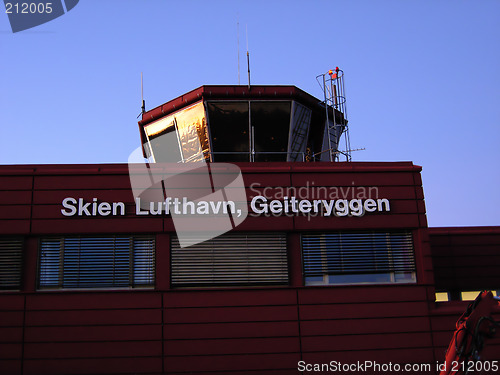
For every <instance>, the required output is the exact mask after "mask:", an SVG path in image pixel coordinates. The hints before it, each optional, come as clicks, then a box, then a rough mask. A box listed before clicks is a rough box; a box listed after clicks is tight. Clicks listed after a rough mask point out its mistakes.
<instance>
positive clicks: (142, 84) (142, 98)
mask: <svg viewBox="0 0 500 375" xmlns="http://www.w3.org/2000/svg"><path fill="white" fill-rule="evenodd" d="M141 100H142V107H141V113H142V114H144V112H146V101H145V100H144V81H143V77H142V72H141Z"/></svg>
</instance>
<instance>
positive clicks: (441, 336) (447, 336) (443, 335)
mask: <svg viewBox="0 0 500 375" xmlns="http://www.w3.org/2000/svg"><path fill="white" fill-rule="evenodd" d="M433 338H434V345H436V346H448V344H449V343H450V341H451V339H452V338H453V331H452V332H433ZM484 345H485V347H488V346H490V345H494V346H500V336H499V335H496V336H495V337H493V338H485V340H484ZM499 358H500V356H499Z"/></svg>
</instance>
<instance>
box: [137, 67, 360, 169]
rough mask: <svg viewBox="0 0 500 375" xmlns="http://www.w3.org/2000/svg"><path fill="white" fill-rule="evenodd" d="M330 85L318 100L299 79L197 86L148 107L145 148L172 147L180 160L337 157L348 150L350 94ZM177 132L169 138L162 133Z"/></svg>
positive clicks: (153, 152)
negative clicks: (295, 82)
mask: <svg viewBox="0 0 500 375" xmlns="http://www.w3.org/2000/svg"><path fill="white" fill-rule="evenodd" d="M331 80H332V75H329V76H327V79H325V78H324V81H325V82H326V81H331ZM330 86H331V85H330ZM325 87H326V86H325ZM331 87H333V86H331ZM335 90H336V91H335V95H337V89H335ZM327 91H328V90H326V91H325V100H320V99H318V98H315V97H314V96H312V95H310V94H308V93H306V92H304V91H303V90H301V89H299V88H297V87H295V86H251V87H248V86H201V87H198V88H197V89H194V90H192V91H190V92H188V93H186V94H184V95H181V96H179V97H177V98H175V99H173V100H170V101H168V102H166V103H164V104H162V105H160V106H158V107H156V108H154V109H151V110H149V111H145V112H143V114H142V119H141V121H139V128H140V134H141V141H142V144H143V152H144V156H145V157H146V158H148V159H149V160H150V161H151V162H166V161H172V159H171V155H172V150H173V149H174V150H175V153H176V154H177V155H178V158H177V159H178V160H177V161H179V162H190V161H200V160H206V161H210V162H270V161H280V162H284V161H287V162H314V161H318V162H319V161H339V160H340V156H342V155H346V156H348V154H346V153H344V152H342V151H339V140H340V138H341V136H342V135H343V134H344V133H346V131H347V118H346V114H345V111H343V109H344V108H345V107H344V106H341V105H340V104H341V103H345V99H342V98H336V97H335V98H333V97H331V96H330V97H327V95H326V93H327ZM174 132H175V133H176V134H177V136H176V137H169V139H170V141H169V142H167V143H168V144H166V143H165V141H164V140H165V139H166V138H165V137H161V136H162V135H166V134H169V133H174ZM167 149H168V151H167ZM167 153H168V157H167ZM346 160H347V161H349V160H350V158H349V157H346Z"/></svg>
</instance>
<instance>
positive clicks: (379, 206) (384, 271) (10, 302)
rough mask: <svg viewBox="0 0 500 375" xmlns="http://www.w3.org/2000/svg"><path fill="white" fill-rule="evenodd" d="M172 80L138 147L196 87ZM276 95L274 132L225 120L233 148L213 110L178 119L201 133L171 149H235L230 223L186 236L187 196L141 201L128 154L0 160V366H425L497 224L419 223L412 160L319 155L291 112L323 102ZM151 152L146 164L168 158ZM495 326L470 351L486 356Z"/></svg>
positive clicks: (274, 369) (487, 280)
mask: <svg viewBox="0 0 500 375" xmlns="http://www.w3.org/2000/svg"><path fill="white" fill-rule="evenodd" d="M203 90H205V91H206V93H210V95H212V96H213V95H215V94H214V92H213V91H212V92H210V90H206V88H205V89H203ZM243 92H244V91H242V92H240V93H239V94H238V95H237V97H236V99H237V101H239V104H238V103H229V104H228V103H222V102H221V99H220V96H224V95H229V93H228V94H226V93H225V92H224V91H221V92H218V94H217V95H218V96H217V98H216V99H217V103H204V104H203V105H202V108H208V110H209V111H212V112H210V113H212V114H213V113H216V112H217V111H219V112H217V113H218V114H217V115H216V116H219V115H220V114H221V113H224V111H229V112H230V113H231V116H233V115H234V116H236V117H238V116H240V115H241V111H239V110H238V109H237V108H236V107H235V106H237V105H240V104H241V96H242V95H245V94H246V95H248V92H245V94H242V93H243ZM188 94H189V95H188ZM188 94H186V97H185V98H184V97H181V98H178V99H176V100H174V101H172V102H169V103H166V104H165V105H164V106H161V107H159V108H160V109H158V108H157V109H154V110H152V111H150V112H147V113H145V114H144V115H143V120H142V122H141V123H140V125H141V135H142V138H143V144H148V142H149V148H148V147H145V148H144V153H145V156H148V157H151V156H153V157H154V158H157V159H158V158H159V155H160V154H161V152H162V149H161V148H158V145H156V144H155V143H154V139H155V137H156V136H157V135H158V134H165V133H168V126H170V125H169V124H170V123H172V122H171V121H170V122H169V121H163V122H164V125H165V123H166V124H167V126H164V125H162V126H157V127H156V128H149V130H148V128H147V126H148V124H151V123H153V124H154V121H157V120H162V119H163V118H166V117H168V116H169V114H170V113H171V112H172V111H176V110H179V108H181V109H182V108H184V109H185V108H187V106H190V105H192V104H193V103H195V102H196V101H197V100H202V99H203V92H196V90H195V91H194V92H193V93H188ZM278 94H279V95H282V96H288V95H289V94H288V92H287V91H279V89H277V94H274V93H272V92H270V91H269V90H268V91H267V93H266V95H265V96H266V99H269V96H271V98H272V101H273V105H275V104H276V103H275V97H274V96H275V95H278ZM252 95H255V96H257V97H260V98H261V99H262V100H263V96H264V95H263V94H262V92H261V93H260V94H259V92H258V90H255V91H254V92H253V93H252ZM200 98H201V99H200ZM291 98H292V99H290V100H291V101H296V102H297V103H292V102H290V103H289V104H287V105H283V104H282V103H279V104H278V107H280V108H281V107H283V108H281V109H279V111H281V112H280V113H281V114H282V115H283V113H285V112H287V111H288V112H287V116H288V117H289V118H290V116H292V120H288V124H289V126H290V133H289V135H288V136H286V137H282V142H281V141H280V142H281V143H280V142H278V143H277V144H274V143H272V142H271V141H274V139H273V140H271V138H273V137H274V133H273V132H272V131H271V132H269V131H267V130H266V131H264V130H265V129H264V128H262V129H261V130H262V132H261V133H260V134H259V132H258V129H253V130H252V127H253V125H250V128H249V132H250V133H252V132H253V133H254V134H253V136H249V134H248V133H246V134H244V133H245V131H246V130H245V129H244V127H241V129H240V130H239V131H240V133H241V134H240V135H241V140H242V142H240V146H238V147H240V148H239V149H232V151H228V149H227V148H224V147H225V146H224V145H226V144H227V145H233V143H231V142H230V140H229V138H228V137H227V136H226V135H224V134H223V132H222V133H219V134H220V135H218V136H217V134H216V132H217V131H215V130H214V129H215V128H216V126H215V125H214V122H213V121H212V123H211V121H206V123H204V122H203V121H199V125H203V124H206V125H207V128H206V130H204V131H203V132H201V131H199V129H200V128H203V127H202V126H198V128H196V127H194V128H192V129H189V126H187V125H186V126H185V133H183V134H185V139H184V140H181V141H179V142H180V144H181V145H183V144H188V143H189V141H188V138H189V137H190V136H191V135H192V134H198V136H199V139H200V140H201V141H200V145H201V146H196V147H198V149H196V147H191V146H190V147H191V148H189V147H186V149H181V151H180V154H181V158H183V159H184V160H187V159H189V158H191V157H192V156H193V155H195V154H196V153H192V154H189V152H190V151H189V150H191V151H192V150H195V151H196V150H198V153H199V149H200V148H201V150H202V155H203V157H202V158H201V159H204V160H208V161H215V162H217V159H215V160H213V159H212V158H216V157H217V156H214V155H217V154H216V153H217V152H219V155H222V159H220V161H222V162H227V161H231V162H235V165H236V166H237V167H238V168H239V170H240V171H241V177H242V181H243V184H244V192H245V196H246V201H245V202H244V206H245V207H247V208H248V215H247V216H246V218H245V219H244V220H242V222H241V223H238V225H235V223H236V221H235V220H236V216H235V213H234V212H233V211H231V206H230V205H228V206H227V207H226V208H227V210H228V212H229V213H228V217H229V216H231V218H230V219H228V220H230V222H231V223H232V224H233V225H232V230H230V231H227V232H226V233H223V234H221V235H219V236H217V237H214V238H210V239H208V240H207V241H204V242H198V243H195V244H194V245H192V246H189V247H183V246H182V243H181V241H180V237H179V235H178V234H176V230H175V229H176V228H177V225H178V223H177V222H174V218H173V216H174V210H175V209H178V210H179V213H181V214H182V210H184V209H186V210H199V211H197V212H198V213H200V212H201V211H202V208H201V206H200V205H198V206H196V207H195V206H194V205H192V206H191V205H190V204H189V203H188V202H182V201H179V202H177V203H172V206H170V209H171V210H172V212H170V213H168V212H167V211H166V206H167V205H166V204H165V203H163V206H161V205H159V206H155V204H154V203H153V204H152V206H149V208H148V206H147V207H144V206H141V205H140V204H138V201H137V195H136V194H135V193H134V186H132V185H133V183H132V182H131V178H130V166H129V165H126V164H102V165H15V166H0V288H1V290H0V373H1V374H102V373H110V374H111V373H113V374H274V375H277V374H297V373H325V371H316V372H315V371H309V370H310V369H314V368H313V367H311V366H313V364H331V363H332V361H333V362H334V365H335V364H337V365H341V364H353V363H357V362H359V361H362V362H363V363H364V362H365V361H373V362H371V363H372V364H373V365H377V364H378V365H379V366H384V365H389V364H401V365H405V364H410V365H416V364H428V365H429V366H430V367H428V368H422V367H421V368H419V369H416V368H413V371H406V372H407V373H416V374H422V373H436V370H437V367H436V365H437V364H439V363H442V362H443V361H444V356H445V351H446V347H447V345H448V343H449V341H450V339H451V336H452V332H453V330H454V329H455V321H456V320H457V319H458V317H459V316H460V315H461V314H462V313H463V311H464V310H465V308H466V306H467V304H468V302H466V301H462V299H467V298H465V297H464V298H462V296H465V294H463V292H474V291H477V290H481V289H489V290H500V274H499V273H498V272H497V270H498V267H499V266H500V253H499V247H500V228H499V227H483V228H428V226H427V219H426V209H425V202H424V194H423V188H422V179H421V175H420V172H421V167H419V166H416V165H413V164H412V163H411V162H387V163H379V162H334V163H332V162H319V160H320V159H321V156H320V157H315V156H314V155H316V154H318V153H321V152H322V148H324V146H325V144H326V141H325V140H326V139H327V137H326V135H325V134H324V133H323V134H320V135H316V134H314V135H309V131H304V129H306V128H307V129H309V128H310V127H309V125H310V124H314V123H315V121H316V123H317V124H322V123H324V119H323V120H321V119H319V120H318V118H319V117H315V116H319V114H317V113H315V110H314V108H313V109H312V110H311V112H310V113H309V115H307V111H306V110H304V109H303V108H302V109H301V110H300V111H299V110H298V109H297V108H299V109H300V106H306V105H307V103H309V102H310V103H313V102H314V101H311V99H310V98H309V96H304V95H303V94H302V93H297V92H295V93H292V94H291ZM304 98H306V99H304ZM233 99H234V98H233ZM280 99H281V102H283V97H282V98H280ZM203 100H204V99H203ZM176 103H177V104H176ZM180 103H183V104H180ZM231 105H232V106H233V107H234V108H232V109H231V108H229V107H231ZM310 105H311V106H313V104H310ZM210 106H212V107H210ZM248 106H249V108H251V106H252V103H249V104H248ZM287 106H288V107H287ZM167 107H168V108H170V109H167ZM223 107H224V108H223ZM285 107H286V108H288V109H286V108H285ZM257 108H258V110H259V111H260V110H262V111H264V112H266V111H267V110H268V109H265V108H263V107H262V106H261V107H260V109H259V107H258V106H257ZM230 109H231V110H230ZM254 109H255V106H254ZM291 109H297V111H298V112H297V111H293V110H291ZM169 111H170V112H169ZM220 111H222V112H220ZM249 111H251V109H250V110H249ZM279 111H278V112H279ZM160 113H163V115H160ZM207 113H208V112H207ZM252 113H253V112H252ZM256 113H257V112H256ZM290 113H292V115H290ZM293 113H298V115H297V117H293ZM304 113H305V114H304ZM318 113H319V112H318ZM331 114H332V116H340V115H338V114H336V112H334V111H332V113H331ZM148 116H149V120H147V119H148ZM165 116H166V117H165ZM209 116H211V115H210V114H209V115H208V116H207V117H209ZM245 116H247V117H245V119H244V121H249V120H248V115H245ZM276 116H277V117H276ZM276 116H275V118H278V117H279V115H276ZM326 116H327V117H328V115H326ZM285 117H286V116H285ZM213 118H214V117H212V120H213ZM294 118H295V120H294ZM304 118H306V119H307V118H309V120H307V121H306V120H304ZM254 119H255V116H254ZM299 119H301V120H299ZM146 120H147V121H146ZM240 120H241V119H240ZM242 121H243V120H242ZM244 121H243V122H244ZM250 121H251V120H250ZM277 121H278V120H277ZM308 121H309V122H308ZM243 122H242V123H243ZM337 122H338V123H341V124H342V119H340V120H339V121H337ZM180 123H181V122H180V120H178V119H176V120H175V122H174V125H175V126H177V127H178V129H180V128H181V127H182V126H181V125H179V124H180ZM192 123H194V124H196V121H194V122H192ZM285 123H287V121H286V120H283V124H285ZM219 124H221V122H219ZM222 124H223V125H224V123H222ZM290 124H291V125H290ZM301 124H302V125H301ZM304 124H306V125H307V126H306V125H304ZM188 125H189V124H188ZM226 125H227V124H225V125H224V126H226ZM227 126H229V125H227ZM311 126H312V125H311ZM314 126H316V125H314ZM317 126H319V125H317ZM330 128H331V127H330ZM151 129H153V130H151ZM186 129H187V130H186ZM193 129H195V130H196V131H194V130H193ZM293 129H299V130H297V131H296V132H295V134H297V133H298V134H299V135H300V134H302V136H300V137H299V136H297V135H296V136H294V135H293ZM318 129H319V128H318ZM327 129H328V128H327ZM214 131H215V133H214ZM281 131H283V129H282V130H281ZM318 131H319V130H315V132H316V133H317V132H318ZM324 131H325V132H326V131H327V130H324ZM320 133H321V132H320ZM200 134H201V135H200ZM203 134H207V135H206V136H205V135H203ZM224 137H225V138H224ZM294 137H295V138H294ZM301 137H302V138H304V140H303V141H300V138H301ZM150 138H151V139H150ZM195 138H196V137H195ZM214 138H217V139H215V140H214ZM178 139H181V138H180V136H179V138H178ZM247 139H248V143H247V144H246V146H245V145H244V143H245V142H246V141H245V142H243V141H244V140H247ZM294 139H295V141H293V140H294ZM285 140H286V142H285ZM266 142H267V143H266ZM217 145H219V146H217ZM258 145H262V149H259V146H258ZM294 145H295V146H294ZM231 147H232V146H231ZM308 148H310V149H312V151H307V149H308ZM155 150H156V151H155ZM229 152H234V153H235V154H230V153H229ZM259 152H260V154H259ZM236 153H237V154H236ZM252 153H253V154H252ZM178 154H179V152H178ZM227 155H233V157H231V158H228V156H227ZM235 155H236V156H235ZM242 155H243V156H242ZM298 155H300V157H299V156H298ZM234 157H236V160H235V159H234ZM247 158H248V159H247ZM259 158H262V160H260V161H259ZM302 158H303V159H302ZM249 159H250V160H249ZM292 159H293V160H292ZM313 160H317V161H318V162H312V161H313ZM156 161H157V164H155V166H156V167H157V168H160V167H161V168H163V172H162V173H166V172H165V171H169V170H171V169H172V170H175V168H177V166H176V164H175V163H170V164H169V163H161V160H160V161H158V160H156ZM307 161H311V162H307ZM209 165H210V168H211V169H210V171H211V172H210V173H212V174H213V173H215V171H216V170H217V168H219V169H222V173H224V168H227V166H225V165H224V164H217V163H209ZM219 172H220V171H219ZM199 173H200V172H199V171H196V170H192V171H190V172H189V175H190V176H191V177H192V181H198V180H199V179H200V178H201V177H200V175H199ZM144 188H148V186H145V187H144ZM178 188H179V189H181V190H182V189H183V187H182V186H179V187H178ZM226 193H228V194H230V191H229V190H227V189H226ZM159 203H161V202H159ZM240 204H241V202H240ZM162 207H163V208H162ZM207 207H209V208H210V207H211V206H210V205H207ZM211 208H212V209H214V207H213V206H212V207H211ZM220 209H223V208H220ZM202 214H204V215H205V213H204V212H203V213H202ZM217 220H219V219H218V218H216V217H214V215H212V213H211V212H207V213H206V215H205V216H203V217H202V218H201V219H199V220H198V221H192V222H190V224H191V225H192V226H193V227H195V229H196V231H197V232H204V231H206V230H208V228H209V227H210V226H211V225H213V223H214V222H217ZM443 293H444V294H446V297H445V298H443ZM436 295H438V299H437V300H436ZM499 313H500V311H496V315H495V317H496V318H497V320H498V318H500V316H499ZM499 340H500V339H499V338H498V337H497V338H494V339H491V340H490V341H488V342H487V345H486V348H485V350H484V352H483V355H484V357H483V358H484V359H487V360H500V354H499V353H500V341H499ZM308 366H309V367H308ZM382 369H384V368H382ZM385 369H386V368H385ZM427 370H428V371H427ZM332 371H333V370H332ZM344 372H345V371H344ZM364 373H387V371H385V370H381V369H380V368H376V367H375V368H366V369H365V371H364Z"/></svg>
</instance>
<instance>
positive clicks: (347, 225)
mask: <svg viewBox="0 0 500 375" xmlns="http://www.w3.org/2000/svg"><path fill="white" fill-rule="evenodd" d="M294 223H295V229H297V230H332V229H335V230H345V229H350V230H352V228H363V229H392V228H395V229H396V228H397V229H399V228H406V229H412V228H419V227H420V226H421V225H420V222H419V220H418V215H416V214H394V213H393V212H387V213H386V214H373V215H372V214H370V215H365V216H362V217H335V216H317V217H309V218H308V217H307V216H306V217H304V216H297V217H295V218H294Z"/></svg>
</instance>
